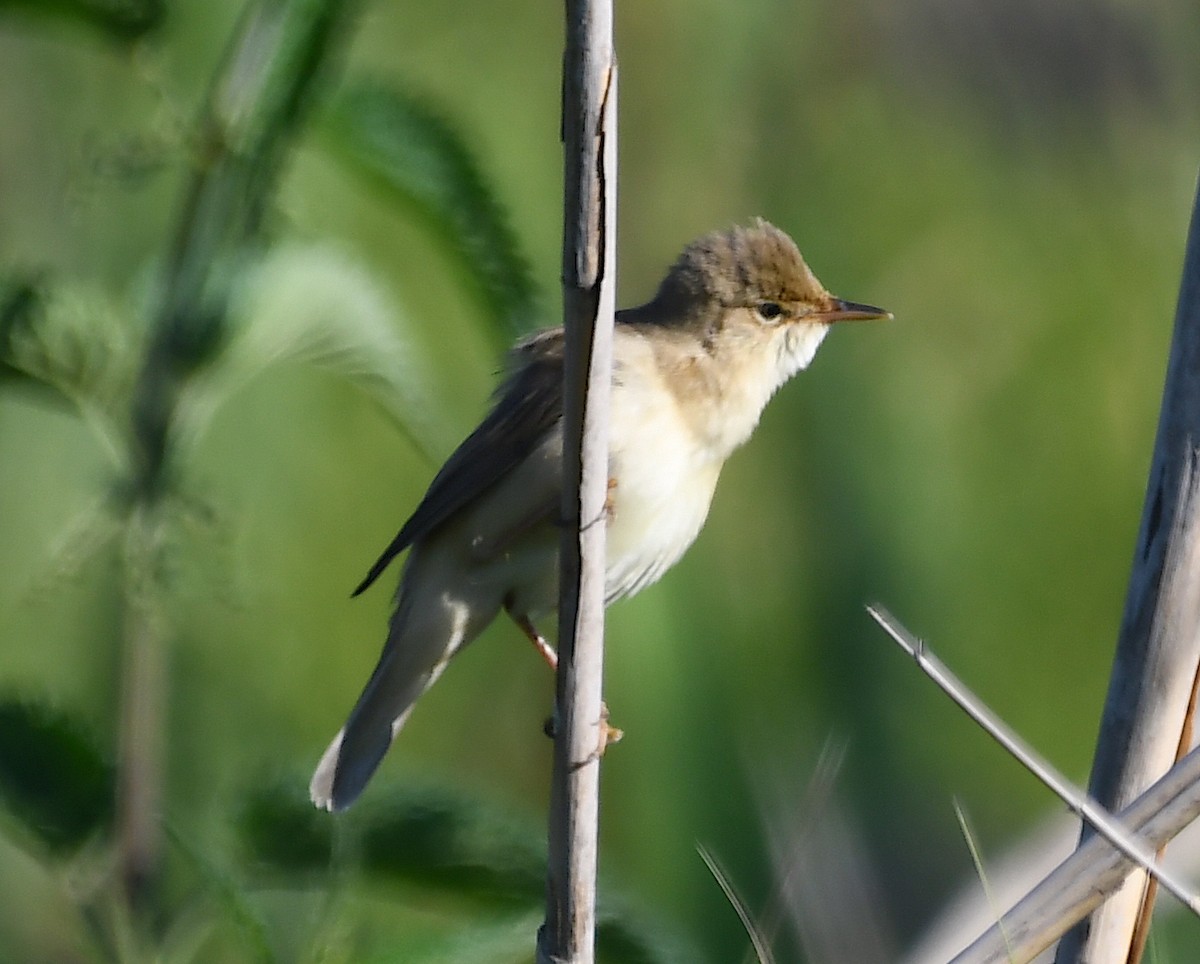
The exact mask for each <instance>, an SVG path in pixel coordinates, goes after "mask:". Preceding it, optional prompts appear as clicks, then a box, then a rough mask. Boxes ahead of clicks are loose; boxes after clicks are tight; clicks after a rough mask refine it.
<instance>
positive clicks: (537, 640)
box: [504, 602, 558, 673]
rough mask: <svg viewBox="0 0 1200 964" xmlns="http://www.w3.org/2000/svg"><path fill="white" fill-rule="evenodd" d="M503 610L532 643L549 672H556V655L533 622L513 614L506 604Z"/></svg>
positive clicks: (521, 614)
mask: <svg viewBox="0 0 1200 964" xmlns="http://www.w3.org/2000/svg"><path fill="white" fill-rule="evenodd" d="M504 610H505V612H507V613H508V615H509V616H511V617H512V621H513V622H514V623H516V624H517V628H518V629H519V630H521V632H523V633H524V634H525V638H526V639H528V640H529V641H530V642H531V643H533V648H534V649H536V650H537V651H538V653H540V654H541V657H542V659H544V660H545V661H546V665H547V666H549V667H550V670H551V672H555V673H557V672H558V653H556V652H555V651H554V647H553V646H551V645H550V642H549V641H548V640H547V639H546V637H545V636H543V635H542V634H541V633H539V632H538V630H537V627H536V626H535V625H533V620H532V619H530V618H529V617H528V616H526V615H525V614H524V613H517V612H513V609H512V606H511V605H510V604H509V603H508V602H506V603H505V604H504Z"/></svg>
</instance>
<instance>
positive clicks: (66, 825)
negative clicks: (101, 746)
mask: <svg viewBox="0 0 1200 964" xmlns="http://www.w3.org/2000/svg"><path fill="white" fill-rule="evenodd" d="M114 786H115V784H114V776H113V768H112V766H111V765H110V764H109V762H108V761H107V760H105V759H104V757H103V756H102V755H101V754H100V752H99V750H97V749H96V746H95V745H94V744H93V743H92V741H91V740H90V739H89V738H88V736H87V735H86V731H85V729H84V728H83V727H82V726H81V725H80V724H79V722H78V721H76V720H74V719H71V718H70V717H68V716H67V715H66V714H64V713H62V712H61V711H58V710H53V709H50V708H47V707H45V706H42V705H37V704H33V703H29V702H25V701H22V700H17V699H9V700H5V701H3V702H0V800H2V801H3V804H4V806H5V809H7V810H8V811H9V812H10V813H11V814H12V815H13V816H14V817H16V818H17V820H18V821H19V822H20V823H21V824H22V825H23V826H24V827H25V828H26V829H27V830H28V831H29V832H30V833H31V834H33V835H34V836H35V837H36V838H37V839H38V840H40V841H41V842H42V843H43V844H44V845H45V846H46V847H47V848H48V849H49V850H51V851H52V852H54V853H57V854H64V853H67V852H69V851H73V850H75V849H77V848H78V847H79V846H81V845H82V844H83V843H84V842H85V841H87V840H88V839H89V838H90V837H91V836H92V835H93V834H96V833H98V832H100V831H102V830H105V829H107V828H108V827H109V826H110V825H111V822H112V814H113V795H114Z"/></svg>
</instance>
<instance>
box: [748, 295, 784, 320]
mask: <svg viewBox="0 0 1200 964" xmlns="http://www.w3.org/2000/svg"><path fill="white" fill-rule="evenodd" d="M754 310H755V311H756V312H757V313H758V317H759V318H761V319H762V320H763V321H765V322H769V323H772V324H773V323H774V322H776V321H778V320H779V319H780V317H781V316H782V315H783V306H782V305H780V304H779V303H778V302H775V301H760V302H759V303H758V305H757V306H756V307H755V309H754Z"/></svg>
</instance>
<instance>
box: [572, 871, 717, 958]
mask: <svg viewBox="0 0 1200 964" xmlns="http://www.w3.org/2000/svg"><path fill="white" fill-rule="evenodd" d="M601 891H602V893H601V895H600V907H599V912H598V913H599V919H598V920H597V922H596V956H597V959H598V960H599V961H600V962H601V964H687V962H692V961H698V960H703V957H702V956H701V955H700V954H699V953H697V951H696V949H695V948H688V947H683V946H682V945H681V944H680V942H679V941H678V940H677V939H676V938H675V937H674V935H671V934H668V933H667V932H666V931H665V929H664V928H662V927H661V926H660V925H655V924H653V923H651V922H649V921H648V920H645V919H643V915H642V914H640V913H639V912H636V911H634V910H633V909H632V908H629V907H625V906H622V907H619V908H617V907H614V906H613V902H612V901H611V900H608V899H606V896H605V894H604V893H603V891H604V887H603V885H601Z"/></svg>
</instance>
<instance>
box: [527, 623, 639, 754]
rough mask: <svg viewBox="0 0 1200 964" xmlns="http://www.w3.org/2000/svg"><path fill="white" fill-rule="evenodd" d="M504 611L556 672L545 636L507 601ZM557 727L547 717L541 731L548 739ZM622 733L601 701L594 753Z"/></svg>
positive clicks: (619, 736) (598, 752) (551, 651)
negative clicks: (609, 718)
mask: <svg viewBox="0 0 1200 964" xmlns="http://www.w3.org/2000/svg"><path fill="white" fill-rule="evenodd" d="M504 611H505V612H507V613H508V615H509V616H510V617H511V618H512V621H513V622H514V623H516V624H517V628H518V629H520V630H521V632H523V633H524V634H525V638H526V639H528V640H529V641H530V642H531V643H533V648H534V649H536V650H537V651H538V652H539V653H540V654H541V657H542V659H544V660H545V661H546V665H548V666H549V667H550V669H551V670H553V671H554V672H556V673H557V672H558V653H556V652H555V651H554V647H553V646H551V645H550V643H549V641H548V640H547V639H546V637H545V636H543V635H542V634H541V633H539V632H538V629H537V627H536V626H535V625H533V620H532V619H530V618H529V617H528V616H527V615H525V614H524V613H518V612H514V611H513V608H512V606H511V604H510V603H509V602H507V601H506V602H505V604H504ZM557 729H558V728H557V725H556V720H555V718H554V717H553V716H552V717H550V718H549V719H547V720H546V723H545V725H544V726H543V727H542V730H543V732H545V734H546V736H548V737H550V739H554V736H555V734H556V732H557ZM624 735H625V731H624V730H621V729H618V728H617V727H615V726H611V725H610V724H609V722H608V704H607V703H605V702H603V701H602V702H601V703H600V742H599V745H598V746H597V747H596V755H597V756H598V757H600V756H604V751H605V750H606V749H607V748H608V745H609V744H610V743H619V742H620V740H621V737H623V736H624Z"/></svg>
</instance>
